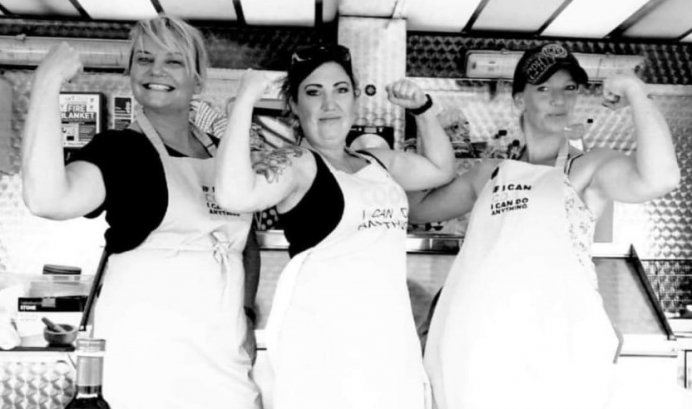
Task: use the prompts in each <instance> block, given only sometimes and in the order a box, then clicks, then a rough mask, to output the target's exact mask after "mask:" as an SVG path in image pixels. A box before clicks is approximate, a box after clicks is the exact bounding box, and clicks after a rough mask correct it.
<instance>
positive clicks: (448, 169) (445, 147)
mask: <svg viewBox="0 0 692 409" xmlns="http://www.w3.org/2000/svg"><path fill="white" fill-rule="evenodd" d="M386 89H387V96H388V98H389V101H390V102H392V103H393V104H395V105H398V106H401V107H403V108H406V109H416V108H420V107H422V106H423V105H424V104H425V103H426V101H427V96H426V94H425V93H424V92H423V90H422V89H421V88H420V87H419V86H418V85H416V84H415V83H414V82H412V81H410V80H407V79H403V80H399V81H396V82H394V83H392V84H390V85H388V86H387V88H386ZM415 120H416V125H417V127H418V129H419V130H420V134H421V145H422V146H421V152H420V154H414V153H409V152H401V151H393V150H387V149H371V150H370V151H371V152H372V153H373V154H375V155H377V156H378V157H379V158H380V159H381V160H382V161H383V162H384V163H385V164H386V165H387V168H388V169H389V172H390V173H391V174H392V176H393V177H394V178H395V179H396V180H397V182H399V184H401V186H402V187H403V188H404V189H406V190H420V189H427V188H431V187H435V186H440V185H443V184H445V183H448V182H449V181H451V180H452V178H453V177H454V167H455V164H454V150H453V149H452V143H451V142H450V140H449V137H448V136H447V134H446V133H445V131H444V129H443V128H442V125H441V124H440V122H439V121H438V119H437V115H435V113H434V112H433V110H432V109H428V110H426V111H425V112H423V113H421V114H419V115H416V116H415Z"/></svg>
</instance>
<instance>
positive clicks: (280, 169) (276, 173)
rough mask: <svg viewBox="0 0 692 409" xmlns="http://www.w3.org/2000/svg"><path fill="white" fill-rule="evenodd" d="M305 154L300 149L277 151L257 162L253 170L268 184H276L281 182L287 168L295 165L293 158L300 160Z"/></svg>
mask: <svg viewBox="0 0 692 409" xmlns="http://www.w3.org/2000/svg"><path fill="white" fill-rule="evenodd" d="M304 154H305V151H304V150H303V149H302V148H298V147H290V148H282V149H276V150H273V151H271V152H269V153H268V154H266V155H264V156H263V157H262V158H261V159H260V160H259V161H257V162H255V163H254V165H253V169H254V171H255V173H257V174H259V175H262V176H264V178H265V179H267V182H269V183H274V182H277V181H278V180H279V177H280V176H281V175H282V174H283V173H284V171H285V170H286V168H287V167H289V166H290V165H291V164H292V163H293V162H292V160H291V159H292V158H299V157H301V156H303V155H304Z"/></svg>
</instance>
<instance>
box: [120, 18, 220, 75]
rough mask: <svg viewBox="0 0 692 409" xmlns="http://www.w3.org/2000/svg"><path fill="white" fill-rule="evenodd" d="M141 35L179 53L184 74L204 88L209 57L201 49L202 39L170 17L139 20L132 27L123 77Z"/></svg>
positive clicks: (188, 26)
mask: <svg viewBox="0 0 692 409" xmlns="http://www.w3.org/2000/svg"><path fill="white" fill-rule="evenodd" d="M144 36H147V37H149V38H151V39H152V40H154V41H155V42H156V43H158V44H159V45H160V46H162V47H163V48H165V49H167V50H169V51H172V52H178V51H180V52H181V53H182V54H183V58H184V60H185V66H186V68H187V72H188V74H190V75H192V76H193V77H194V78H195V80H196V81H197V83H198V84H200V86H203V85H204V83H205V81H206V79H207V67H208V66H209V56H208V54H207V49H206V47H205V46H204V37H203V36H202V33H200V32H199V30H197V29H196V28H194V27H192V26H191V25H189V24H188V23H186V22H185V21H183V20H181V19H179V18H177V17H171V16H158V17H154V18H151V19H148V20H140V21H138V22H137V23H136V24H135V25H134V26H133V27H132V30H130V43H131V44H130V56H129V58H128V64H127V67H126V74H129V73H130V69H131V68H132V62H133V58H134V52H135V47H136V45H137V43H138V42H141V41H142V37H144Z"/></svg>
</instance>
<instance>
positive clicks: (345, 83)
mask: <svg viewBox="0 0 692 409" xmlns="http://www.w3.org/2000/svg"><path fill="white" fill-rule="evenodd" d="M341 85H349V86H350V84H349V83H348V81H339V82H335V83H334V84H333V85H332V87H338V86H341ZM310 86H312V87H319V88H324V86H323V85H322V84H320V83H316V82H311V83H309V84H305V86H304V87H303V88H307V87H310Z"/></svg>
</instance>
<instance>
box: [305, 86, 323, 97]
mask: <svg viewBox="0 0 692 409" xmlns="http://www.w3.org/2000/svg"><path fill="white" fill-rule="evenodd" d="M305 95H307V96H310V97H315V96H318V95H320V90H319V88H317V87H309V88H306V89H305Z"/></svg>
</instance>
